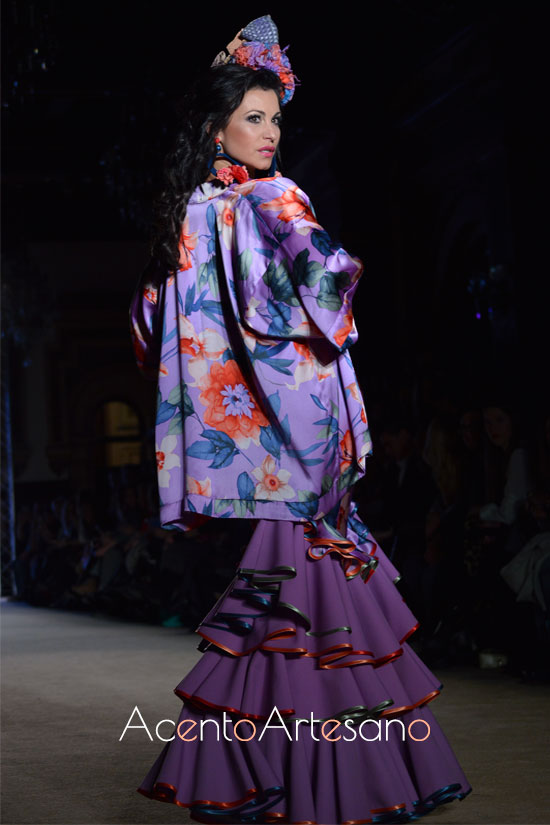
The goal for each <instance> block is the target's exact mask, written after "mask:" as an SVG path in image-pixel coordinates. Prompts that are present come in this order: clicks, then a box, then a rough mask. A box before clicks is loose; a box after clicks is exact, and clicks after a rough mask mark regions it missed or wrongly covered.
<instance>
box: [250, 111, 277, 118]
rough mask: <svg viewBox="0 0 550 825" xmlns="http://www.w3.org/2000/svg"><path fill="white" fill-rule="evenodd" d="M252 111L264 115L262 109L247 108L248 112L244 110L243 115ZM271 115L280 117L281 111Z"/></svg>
mask: <svg viewBox="0 0 550 825" xmlns="http://www.w3.org/2000/svg"><path fill="white" fill-rule="evenodd" d="M252 112H257V114H259V115H265V112H264V111H263V110H262V109H249V110H248V112H245V115H249V114H251V113H252ZM273 117H282V112H275V114H274V115H273Z"/></svg>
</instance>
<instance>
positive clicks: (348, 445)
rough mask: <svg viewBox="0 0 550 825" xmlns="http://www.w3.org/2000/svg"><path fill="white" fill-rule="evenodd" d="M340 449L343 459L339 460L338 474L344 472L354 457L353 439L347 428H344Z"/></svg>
mask: <svg viewBox="0 0 550 825" xmlns="http://www.w3.org/2000/svg"><path fill="white" fill-rule="evenodd" d="M340 450H341V455H342V458H343V461H341V462H340V474H342V473H345V471H346V470H347V469H348V467H351V463H352V461H353V459H354V454H353V440H352V437H351V433H350V431H349V430H346V432H345V435H344V437H343V439H342V440H341V441H340Z"/></svg>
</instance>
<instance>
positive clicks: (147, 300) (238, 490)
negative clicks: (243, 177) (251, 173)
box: [130, 175, 372, 529]
mask: <svg viewBox="0 0 550 825" xmlns="http://www.w3.org/2000/svg"><path fill="white" fill-rule="evenodd" d="M361 272H362V265H361V262H360V261H359V260H358V259H357V258H354V257H352V256H350V255H348V253H347V252H345V251H344V250H343V249H341V248H340V247H338V246H337V245H334V244H333V243H332V241H331V239H330V237H329V236H328V235H327V233H326V232H325V231H324V230H323V228H322V227H321V226H320V225H319V223H318V222H317V219H316V217H315V213H314V211H313V209H312V207H311V204H310V201H309V198H308V197H307V195H306V194H305V193H304V192H303V191H302V190H301V189H300V188H299V187H298V186H297V185H296V184H295V183H294V182H293V181H291V180H289V179H287V178H284V177H282V176H280V175H277V176H276V177H275V178H260V179H256V180H251V181H247V182H245V183H241V184H237V183H235V184H232V185H231V186H228V187H221V186H220V185H219V184H216V183H205V184H202V186H200V187H198V188H197V189H196V190H195V192H194V193H193V195H192V197H191V199H190V201H189V205H188V209H187V215H186V218H185V221H184V223H183V226H182V231H181V238H180V267H179V269H178V270H177V272H175V273H165V272H163V271H162V268H161V267H160V266H159V265H157V264H156V263H155V262H151V265H150V266H149V267H148V268H147V269H146V270H145V272H144V273H143V275H142V277H141V279H140V281H139V283H138V286H137V288H136V291H135V293H134V297H133V300H132V305H131V308H130V327H131V332H132V338H133V343H134V349H135V354H136V360H137V363H138V366H139V367H140V369H141V370H142V372H143V373H144V375H146V376H147V377H149V378H153V379H154V380H156V381H157V382H158V384H157V419H156V456H157V468H158V487H159V495H160V516H161V523H162V525H163V526H164V527H172V528H179V529H186V528H188V527H190V526H193V525H194V524H195V523H197V522H198V521H200V517H205V516H215V517H220V518H228V517H237V518H271V519H284V520H293V521H296V520H304V521H310V520H316V519H321V518H323V517H324V516H325V515H327V514H328V513H329V512H330V511H334V509H335V508H336V510H337V509H338V504H339V502H340V500H341V499H342V498H343V497H344V495H345V493H346V491H347V490H348V489H349V488H350V487H351V486H352V485H353V484H354V483H355V481H356V480H357V479H358V478H359V477H360V475H361V474H362V473H363V472H364V468H365V458H366V456H367V455H369V454H371V453H372V443H371V439H370V435H369V430H368V425H367V417H366V414H365V408H364V404H363V399H362V397H361V393H360V390H359V387H358V384H357V380H356V376H355V372H354V369H353V365H352V362H351V358H350V355H349V352H348V348H349V347H350V345H351V344H353V343H354V342H355V341H356V340H357V330H356V327H355V323H354V320H353V314H352V308H351V302H352V297H353V294H354V292H355V290H356V288H357V283H358V280H359V277H360V275H361Z"/></svg>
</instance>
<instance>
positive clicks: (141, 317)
mask: <svg viewBox="0 0 550 825" xmlns="http://www.w3.org/2000/svg"><path fill="white" fill-rule="evenodd" d="M162 292H163V278H162V267H161V266H160V264H159V262H157V261H156V260H155V259H151V261H150V262H149V264H148V265H147V267H146V268H145V270H144V271H143V273H142V274H141V276H140V278H139V281H138V283H137V286H136V288H135V290H134V294H133V297H132V302H131V304H130V311H129V321H130V335H131V338H132V344H133V347H134V354H135V358H136V363H137V365H138V367H139V369H140V371H141V373H142V374H143V375H144V376H145V378H148V379H150V380H156V378H157V377H158V369H159V364H160V347H161V339H162V335H161V333H162V327H161V319H160V309H159V308H160V306H161V304H162Z"/></svg>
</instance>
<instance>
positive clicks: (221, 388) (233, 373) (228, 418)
mask: <svg viewBox="0 0 550 825" xmlns="http://www.w3.org/2000/svg"><path fill="white" fill-rule="evenodd" d="M197 383H198V386H199V387H200V388H201V390H202V391H201V393H200V395H199V401H200V402H201V404H204V406H205V407H206V411H205V413H204V423H205V424H206V425H207V426H208V427H213V428H214V429H215V430H219V431H221V432H223V433H226V435H228V436H230V438H232V439H233V440H234V441H235V442H236V443H237V444H238V445H239V447H243V448H247V447H249V446H250V441H251V440H252V441H253V442H254V444H256V445H258V444H259V443H260V427H266V426H267V425H268V424H269V421H268V420H267V418H266V417H265V415H264V414H263V413H262V411H261V410H260V409H259V407H258V404H257V402H256V401H255V400H254V398H253V396H252V393H251V392H250V390H249V389H248V387H247V385H246V382H245V380H244V378H243V376H242V374H241V371H240V369H239V367H238V366H237V363H236V361H231V360H229V361H226V362H225V364H220V363H219V362H217V361H215V362H214V363H213V364H212V366H211V367H210V371H209V372H208V373H207V374H206V375H204V376H202V377H201V378H200V379H199V381H198V382H197Z"/></svg>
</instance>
